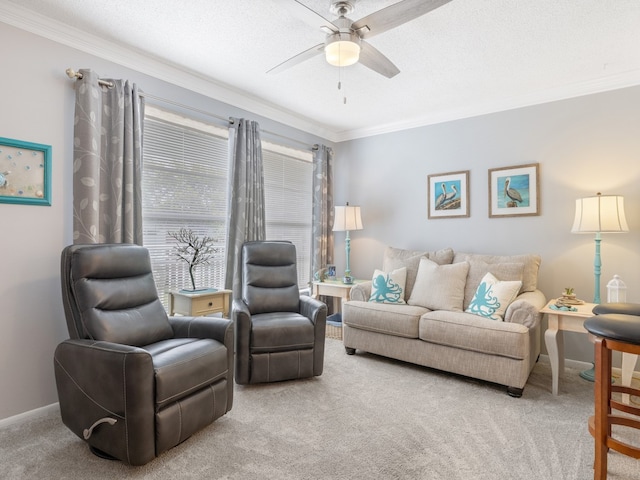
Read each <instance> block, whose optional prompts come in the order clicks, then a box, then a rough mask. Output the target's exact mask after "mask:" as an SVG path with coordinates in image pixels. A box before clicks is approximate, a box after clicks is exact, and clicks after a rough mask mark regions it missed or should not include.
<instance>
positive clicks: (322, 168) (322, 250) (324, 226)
mask: <svg viewBox="0 0 640 480" xmlns="http://www.w3.org/2000/svg"><path fill="white" fill-rule="evenodd" d="M332 228H333V151H332V150H331V148H328V147H326V146H324V145H319V146H318V149H317V150H316V151H315V152H314V155H313V225H312V235H313V238H312V240H311V248H312V252H313V258H312V260H311V277H310V278H314V274H315V272H317V271H318V270H320V269H321V268H325V267H326V266H327V264H331V263H333V232H332V231H331V229H332Z"/></svg>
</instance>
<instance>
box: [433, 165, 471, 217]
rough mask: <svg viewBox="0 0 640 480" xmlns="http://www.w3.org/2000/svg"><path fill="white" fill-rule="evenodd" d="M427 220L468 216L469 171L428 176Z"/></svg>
mask: <svg viewBox="0 0 640 480" xmlns="http://www.w3.org/2000/svg"><path fill="white" fill-rule="evenodd" d="M427 209H428V211H429V218H430V219H431V218H452V217H468V216H469V170H465V171H462V172H450V173H440V174H437V175H429V176H428V181H427Z"/></svg>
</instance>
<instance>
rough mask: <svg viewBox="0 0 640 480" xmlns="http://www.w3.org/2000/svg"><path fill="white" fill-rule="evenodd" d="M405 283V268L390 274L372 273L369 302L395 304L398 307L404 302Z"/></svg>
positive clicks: (377, 271) (379, 271)
mask: <svg viewBox="0 0 640 480" xmlns="http://www.w3.org/2000/svg"><path fill="white" fill-rule="evenodd" d="M406 281H407V268H406V267H402V268H398V269H397V270H394V271H393V272H391V273H386V272H383V271H382V270H376V271H375V272H373V278H372V283H371V297H369V301H370V302H377V303H395V304H398V305H401V304H404V303H406V302H405V301H404V287H405V283H406Z"/></svg>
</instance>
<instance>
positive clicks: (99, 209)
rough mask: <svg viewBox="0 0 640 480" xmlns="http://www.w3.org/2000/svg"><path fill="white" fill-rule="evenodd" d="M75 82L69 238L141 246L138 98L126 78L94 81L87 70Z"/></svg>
mask: <svg viewBox="0 0 640 480" xmlns="http://www.w3.org/2000/svg"><path fill="white" fill-rule="evenodd" d="M80 72H81V73H82V78H81V79H79V80H77V81H76V84H75V85H76V107H75V118H74V122H75V128H74V132H73V142H74V150H73V241H74V243H136V244H138V245H142V204H141V198H142V195H141V188H140V184H141V178H140V175H141V165H142V124H143V118H144V100H143V99H142V97H140V95H139V94H138V87H137V86H136V85H135V84H130V83H129V81H124V80H111V79H109V80H108V81H110V82H111V83H112V84H113V87H103V86H100V85H98V76H97V75H96V74H95V73H93V72H92V71H91V70H80Z"/></svg>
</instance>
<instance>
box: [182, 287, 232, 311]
mask: <svg viewBox="0 0 640 480" xmlns="http://www.w3.org/2000/svg"><path fill="white" fill-rule="evenodd" d="M230 301H231V290H216V291H210V290H209V291H204V292H193V293H191V292H183V291H178V290H172V291H171V292H169V315H175V314H176V313H177V314H179V315H187V316H192V317H199V316H204V315H211V314H212V313H222V316H223V317H225V318H229V303H230Z"/></svg>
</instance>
